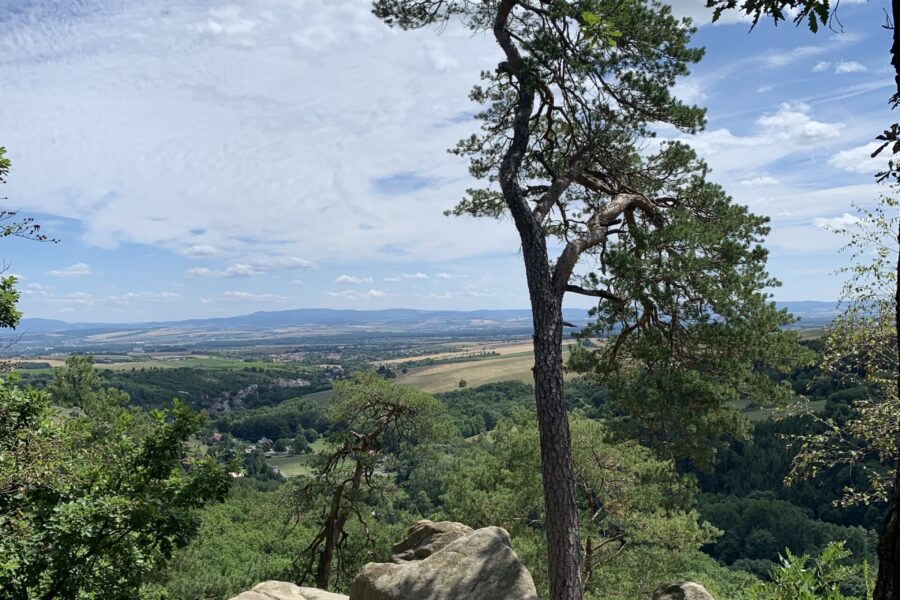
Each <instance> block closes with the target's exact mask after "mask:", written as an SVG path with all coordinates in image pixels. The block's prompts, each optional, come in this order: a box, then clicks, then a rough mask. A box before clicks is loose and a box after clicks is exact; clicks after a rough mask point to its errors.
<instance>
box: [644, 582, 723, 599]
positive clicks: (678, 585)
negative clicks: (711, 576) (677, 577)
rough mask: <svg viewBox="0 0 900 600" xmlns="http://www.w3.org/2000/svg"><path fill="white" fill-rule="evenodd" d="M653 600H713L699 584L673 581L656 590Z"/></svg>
mask: <svg viewBox="0 0 900 600" xmlns="http://www.w3.org/2000/svg"><path fill="white" fill-rule="evenodd" d="M653 600H713V597H712V596H711V595H710V593H709V592H707V591H706V588H705V587H703V586H702V585H700V584H699V583H694V582H693V581H675V582H671V583H664V584H662V585H661V586H659V587H658V588H656V591H654V592H653Z"/></svg>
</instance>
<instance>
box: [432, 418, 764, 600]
mask: <svg viewBox="0 0 900 600" xmlns="http://www.w3.org/2000/svg"><path fill="white" fill-rule="evenodd" d="M570 420H571V430H572V460H573V465H574V472H575V477H576V482H577V486H578V492H579V506H580V507H581V520H582V523H581V532H582V540H583V543H584V544H585V547H586V556H585V558H584V565H585V579H584V584H585V587H586V591H588V592H590V593H593V594H596V595H597V597H604V598H622V599H625V598H645V597H647V596H648V595H649V593H650V592H652V591H653V589H654V588H655V587H656V586H657V585H658V584H659V583H660V582H661V581H663V580H665V579H667V578H670V577H672V576H675V575H683V576H689V575H697V576H699V575H700V573H698V572H696V569H694V568H693V567H692V566H690V565H692V564H695V563H696V565H695V566H699V565H705V566H704V571H710V572H712V573H718V577H719V578H720V579H721V580H722V583H721V585H722V586H723V587H728V586H729V585H730V584H729V583H728V582H729V581H740V582H743V583H747V582H752V581H753V578H752V577H749V576H747V575H744V574H735V573H731V572H728V571H726V570H724V569H721V568H720V567H718V566H717V565H715V563H714V561H712V560H711V559H709V558H708V557H705V556H704V555H702V554H700V553H699V548H700V546H701V545H703V544H704V543H707V542H710V541H712V540H714V539H715V537H716V536H717V535H718V533H719V532H718V531H717V530H716V529H714V528H713V527H712V526H710V525H709V524H707V523H703V522H701V521H700V520H699V516H698V514H697V513H696V511H694V510H693V507H692V502H693V495H694V492H695V488H694V485H693V482H692V481H691V480H690V479H689V478H683V477H679V476H678V475H677V474H676V472H675V467H674V465H673V464H672V462H670V461H664V460H659V459H657V458H655V457H654V455H653V453H652V452H651V451H650V450H649V449H647V448H644V447H642V446H640V445H638V444H636V443H633V442H630V443H613V442H611V441H610V438H609V434H608V432H607V431H606V430H605V428H604V427H603V425H601V424H600V423H598V422H596V421H591V420H589V419H586V418H584V417H579V416H573V417H572V418H571V419H570ZM442 501H443V511H444V512H445V513H446V515H447V517H449V518H450V519H453V520H458V521H461V522H463V523H466V524H468V525H471V526H472V527H483V526H487V525H500V526H502V527H504V528H506V529H507V530H509V531H510V533H511V534H512V540H513V546H514V548H515V549H516V551H517V552H518V553H519V555H520V556H521V558H522V559H523V561H524V562H525V563H526V565H527V566H528V568H529V570H530V571H531V573H532V575H533V577H534V579H535V584H536V585H537V586H538V589H539V591H541V590H542V591H544V592H546V589H547V586H548V580H547V567H546V554H547V553H546V545H545V544H546V542H545V539H544V532H543V526H544V525H543V522H544V514H543V507H544V503H543V494H542V486H541V479H540V454H539V446H538V433H537V427H536V424H535V423H534V420H533V418H532V417H530V416H529V415H526V414H519V415H517V416H516V417H514V418H512V419H506V420H504V421H502V422H501V423H500V425H499V426H498V427H497V429H495V430H494V431H493V432H491V434H490V435H488V436H483V437H482V438H481V439H480V440H479V441H478V442H477V443H473V444H471V445H470V446H469V447H468V448H466V449H464V450H462V451H461V453H460V454H459V457H458V458H457V459H456V460H454V461H453V463H452V466H451V467H450V468H449V469H448V473H447V475H446V477H445V479H444V482H443V496H442ZM711 565H714V566H715V568H709V567H710V566H711Z"/></svg>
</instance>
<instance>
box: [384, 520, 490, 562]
mask: <svg viewBox="0 0 900 600" xmlns="http://www.w3.org/2000/svg"><path fill="white" fill-rule="evenodd" d="M473 531H475V530H474V529H472V528H471V527H469V526H468V525H463V524H462V523H454V522H453V521H439V522H437V523H435V522H434V521H429V520H427V519H424V520H422V521H419V522H418V523H416V524H415V525H413V526H412V527H410V528H409V529H408V530H407V531H406V538H405V539H403V541H401V542H398V543H396V544H394V547H393V548H391V552H392V556H391V558H393V560H394V562H402V561H409V560H422V559H423V558H428V557H429V556H431V555H432V554H434V553H435V552H437V551H438V550H440V549H442V548H444V547H445V546H447V545H448V544H450V543H451V542H454V541H456V540H458V539H459V538H461V537H463V536H465V535H469V534H470V533H472V532H473Z"/></svg>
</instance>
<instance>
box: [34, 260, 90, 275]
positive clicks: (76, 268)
mask: <svg viewBox="0 0 900 600" xmlns="http://www.w3.org/2000/svg"><path fill="white" fill-rule="evenodd" d="M44 274H45V275H50V276H51V277H87V276H88V275H91V274H92V273H91V267H90V265H88V264H87V263H83V262H78V263H75V264H73V265H71V266H68V267H66V268H65V269H54V270H52V271H47V272H46V273H44Z"/></svg>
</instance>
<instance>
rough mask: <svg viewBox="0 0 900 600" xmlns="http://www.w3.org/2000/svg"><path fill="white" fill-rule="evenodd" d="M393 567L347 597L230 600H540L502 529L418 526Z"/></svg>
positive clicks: (368, 576)
mask: <svg viewBox="0 0 900 600" xmlns="http://www.w3.org/2000/svg"><path fill="white" fill-rule="evenodd" d="M391 558H392V560H393V562H389V563H369V564H367V565H366V566H364V567H363V568H362V569H361V570H360V572H359V573H357V575H356V578H355V579H354V580H353V583H352V584H351V586H350V596H349V598H348V597H347V596H344V595H342V594H333V593H330V592H326V591H323V590H319V589H315V588H305V587H297V586H296V585H294V584H293V583H286V582H283V581H266V582H264V583H260V584H259V585H257V586H256V587H254V588H253V589H252V590H250V591H247V592H244V593H243V594H241V595H239V596H235V597H234V598H232V599H231V600H538V596H537V592H536V591H535V589H534V582H533V581H532V579H531V574H530V573H529V572H528V569H526V568H525V565H524V564H522V561H520V560H519V557H518V556H516V553H515V552H514V551H513V549H512V546H511V545H510V542H509V534H508V533H507V532H506V530H505V529H501V528H500V527H485V528H483V529H477V530H473V529H472V528H471V527H467V526H465V525H463V524H461V523H453V522H450V521H442V522H439V523H435V522H432V521H427V520H426V521H419V522H418V523H416V524H415V525H413V526H412V527H410V528H409V529H408V530H407V532H406V537H405V538H404V539H403V540H402V541H400V542H399V543H397V544H395V545H394V547H393V555H392V557H391ZM653 600H713V597H712V596H710V594H709V592H707V591H706V589H705V588H704V587H703V586H702V585H700V584H698V583H693V582H689V581H687V582H686V581H678V582H672V583H666V584H663V585H661V586H659V587H658V588H657V589H656V591H655V592H653Z"/></svg>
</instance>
